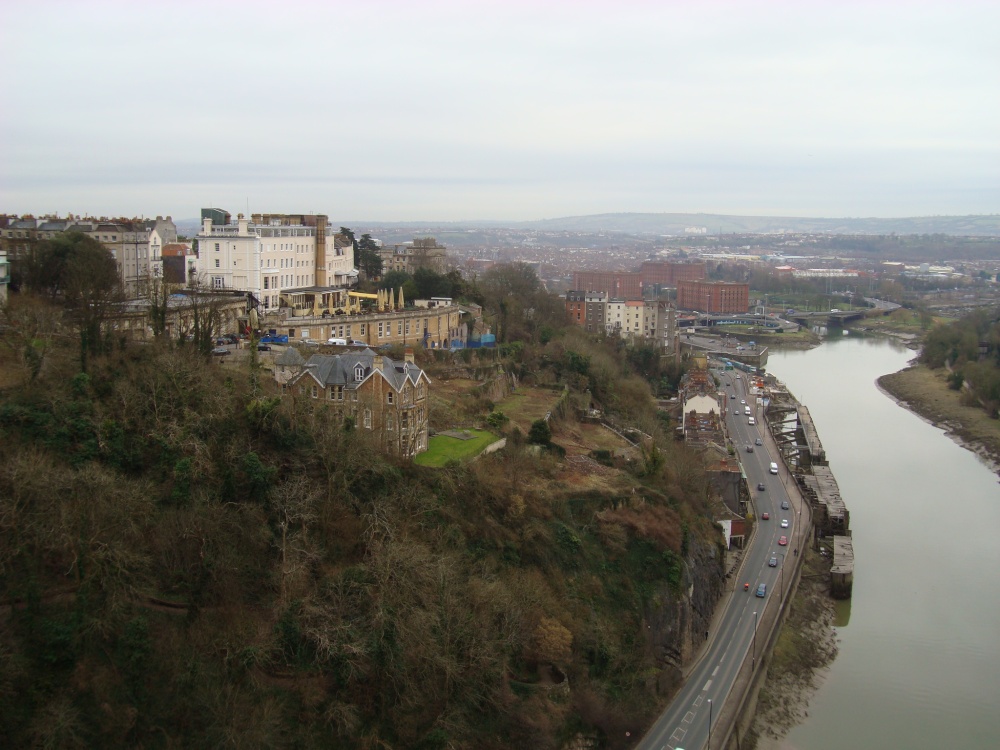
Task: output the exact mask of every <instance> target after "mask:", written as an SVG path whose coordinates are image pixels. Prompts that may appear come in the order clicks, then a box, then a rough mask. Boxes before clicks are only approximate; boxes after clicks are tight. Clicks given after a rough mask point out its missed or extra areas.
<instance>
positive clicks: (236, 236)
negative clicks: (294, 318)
mask: <svg viewBox="0 0 1000 750" xmlns="http://www.w3.org/2000/svg"><path fill="white" fill-rule="evenodd" d="M201 214H202V226H201V232H200V233H199V234H198V236H197V241H198V265H197V269H198V270H197V283H198V284H199V285H201V286H207V287H210V288H212V289H236V290H240V291H247V292H252V293H253V294H254V295H255V296H256V297H257V299H259V300H260V302H261V306H262V307H263V308H264V309H265V310H277V309H278V308H282V307H285V308H292V309H293V310H294V311H296V312H297V313H300V312H304V311H307V310H308V311H311V312H314V313H317V312H318V311H321V310H324V309H331V308H334V307H337V306H340V305H341V304H342V295H343V292H344V291H345V290H346V289H347V288H348V287H349V286H351V285H353V284H355V283H356V282H357V277H358V272H357V270H356V269H355V268H354V246H353V245H352V244H351V242H350V241H349V240H347V239H346V238H345V237H343V236H341V235H337V234H335V233H334V232H332V231H329V226H328V219H327V217H326V216H325V215H323V214H253V215H252V217H251V218H250V219H247V218H245V217H244V216H243V214H240V215H239V216H238V217H237V220H236V221H235V222H232V221H231V220H230V216H229V213H228V212H226V211H222V210H220V209H202V212H201Z"/></svg>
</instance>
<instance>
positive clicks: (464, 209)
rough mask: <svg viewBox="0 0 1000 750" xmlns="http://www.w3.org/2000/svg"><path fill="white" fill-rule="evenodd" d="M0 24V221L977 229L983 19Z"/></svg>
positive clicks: (24, 20) (397, 18) (46, 14)
mask: <svg viewBox="0 0 1000 750" xmlns="http://www.w3.org/2000/svg"><path fill="white" fill-rule="evenodd" d="M539 5H541V4H538V3H528V2H525V1H524V0H513V1H511V2H494V1H493V0H487V1H486V2H476V3H468V2H464V3H463V2H456V1H452V2H439V1H437V0H429V2H424V3H419V4H412V3H404V2H402V1H401V0H396V1H394V2H390V1H388V0H371V1H370V2H367V3H364V4H360V3H346V2H340V1H339V0H335V1H333V2H323V3H321V2H318V1H316V2H307V1H306V0H287V1H286V2H283V3H280V4H273V3H267V2H262V1H259V0H258V1H255V0H249V1H247V2H235V1H228V0H205V1H204V2H192V1H191V0H177V1H176V2H169V3H168V2H165V1H163V0H154V1H153V2H148V3H133V2H127V1H126V0H102V1H98V0H81V1H79V2H68V1H67V0H37V1H36V2H34V3H31V4H28V3H3V4H2V5H0V29H2V30H0V64H2V65H3V69H4V70H5V72H6V75H5V76H4V77H3V79H2V83H0V86H2V91H3V97H4V105H3V106H2V108H0V164H2V168H0V212H14V213H23V212H29V211H30V212H34V213H36V214H41V213H46V212H56V211H58V212H60V213H61V214H65V213H67V212H72V213H75V214H92V215H97V216H100V215H144V216H155V215H158V214H160V215H167V214H170V215H172V216H173V217H174V218H175V219H188V218H191V217H195V216H197V215H198V212H199V209H200V208H201V207H203V206H218V207H222V208H225V209H227V210H229V211H231V212H232V213H233V214H236V213H238V212H246V211H247V210H249V211H250V212H260V211H264V212H295V213H305V212H315V213H325V214H328V215H330V217H331V221H333V222H336V221H338V219H337V217H359V218H361V219H364V220H367V221H373V222H376V221H384V222H405V221H442V222H445V221H464V222H471V221H475V220H477V219H481V220H497V221H529V220H538V219H544V218H556V217H564V216H580V215H587V214H604V213H615V212H636V213H643V212H653V213H662V212H667V213H696V212H699V213H700V212H704V213H714V214H734V215H747V216H760V215H769V216H789V217H846V216H857V217H865V216H872V217H908V216H928V215H966V214H990V213H997V212H998V211H1000V135H998V134H1000V96H997V92H998V91H1000V49H998V48H1000V45H997V43H996V39H995V32H996V29H997V28H1000V5H998V4H996V3H991V2H985V1H979V0H957V1H956V2H947V3H946V2H943V0H938V1H935V2H919V1H918V2H914V3H903V2H899V1H898V0H896V1H894V2H889V1H887V0H873V1H871V2H863V3H862V2H853V1H851V0H848V1H847V2H832V1H831V0H819V1H817V2H811V3H796V2H791V0H784V1H782V2H770V3H756V4H752V5H751V4H746V3H736V2H712V1H711V0H710V1H709V2H699V3H695V2H650V1H646V2H640V1H639V0H623V1H621V2H614V3H613V2H610V0H582V1H580V2H567V1H565V0H560V1H558V2H549V3H545V4H544V5H543V7H538V6H539Z"/></svg>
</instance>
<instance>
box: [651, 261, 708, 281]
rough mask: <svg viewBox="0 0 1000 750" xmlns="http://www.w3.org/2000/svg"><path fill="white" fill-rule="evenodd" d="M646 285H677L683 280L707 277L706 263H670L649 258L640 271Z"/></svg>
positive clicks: (696, 279)
mask: <svg viewBox="0 0 1000 750" xmlns="http://www.w3.org/2000/svg"><path fill="white" fill-rule="evenodd" d="M639 273H640V275H641V276H642V285H643V286H644V287H651V286H661V287H676V286H677V284H678V282H681V281H698V280H699V279H704V278H705V263H704V262H703V261H700V262H698V263H670V262H667V261H661V260H647V261H646V262H644V263H643V264H642V270H641V271H640V272H639Z"/></svg>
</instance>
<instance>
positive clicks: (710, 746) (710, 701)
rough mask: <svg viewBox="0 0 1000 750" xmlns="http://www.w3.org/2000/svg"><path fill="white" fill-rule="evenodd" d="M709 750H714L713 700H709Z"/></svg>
mask: <svg viewBox="0 0 1000 750" xmlns="http://www.w3.org/2000/svg"><path fill="white" fill-rule="evenodd" d="M708 750H712V699H711V698H709V699H708Z"/></svg>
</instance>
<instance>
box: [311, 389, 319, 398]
mask: <svg viewBox="0 0 1000 750" xmlns="http://www.w3.org/2000/svg"><path fill="white" fill-rule="evenodd" d="M318 395H319V389H318V388H316V386H313V387H312V397H313V398H316V397H317V396H318Z"/></svg>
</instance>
